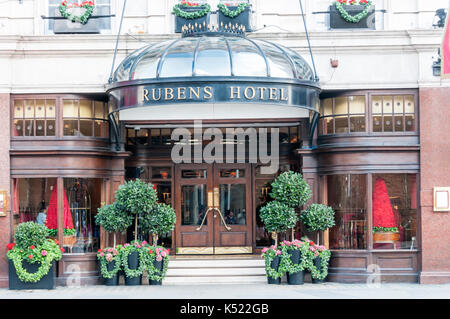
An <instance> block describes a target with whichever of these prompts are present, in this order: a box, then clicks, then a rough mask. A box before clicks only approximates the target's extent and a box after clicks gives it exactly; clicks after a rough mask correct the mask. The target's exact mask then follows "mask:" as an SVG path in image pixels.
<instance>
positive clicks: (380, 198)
mask: <svg viewBox="0 0 450 319" xmlns="http://www.w3.org/2000/svg"><path fill="white" fill-rule="evenodd" d="M372 221H373V228H372V232H373V242H374V244H386V243H389V244H392V245H395V243H396V242H397V241H398V240H399V239H400V234H399V232H398V228H397V224H396V222H395V216H394V211H393V210H392V206H391V201H390V199H389V195H388V191H387V187H386V183H385V181H384V179H382V178H377V180H376V181H375V185H374V187H373V192H372Z"/></svg>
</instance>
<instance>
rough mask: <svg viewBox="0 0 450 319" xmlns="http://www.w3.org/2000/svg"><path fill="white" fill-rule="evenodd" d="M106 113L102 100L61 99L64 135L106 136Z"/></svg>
mask: <svg viewBox="0 0 450 319" xmlns="http://www.w3.org/2000/svg"><path fill="white" fill-rule="evenodd" d="M107 115H108V114H107V108H106V104H105V103H104V102H100V101H92V100H72V99H70V100H63V127H64V136H94V137H108V121H107Z"/></svg>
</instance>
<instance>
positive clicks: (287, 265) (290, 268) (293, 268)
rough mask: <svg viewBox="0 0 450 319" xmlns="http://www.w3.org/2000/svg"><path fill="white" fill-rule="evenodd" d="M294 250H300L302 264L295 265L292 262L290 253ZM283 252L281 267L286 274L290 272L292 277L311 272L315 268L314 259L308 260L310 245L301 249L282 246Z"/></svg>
mask: <svg viewBox="0 0 450 319" xmlns="http://www.w3.org/2000/svg"><path fill="white" fill-rule="evenodd" d="M293 250H300V263H298V264H294V263H293V262H292V260H291V254H290V252H291V251H293ZM281 251H282V254H281V262H280V265H281V267H282V269H283V271H284V272H288V273H289V274H291V275H292V274H295V273H298V272H300V271H303V270H309V269H311V268H312V267H313V266H314V264H313V261H312V259H311V258H308V257H309V256H308V251H309V245H307V244H306V243H305V244H303V245H302V246H301V247H300V248H295V247H294V246H282V247H281Z"/></svg>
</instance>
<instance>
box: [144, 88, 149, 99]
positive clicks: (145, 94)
mask: <svg viewBox="0 0 450 319" xmlns="http://www.w3.org/2000/svg"><path fill="white" fill-rule="evenodd" d="M144 101H149V99H148V90H147V89H144Z"/></svg>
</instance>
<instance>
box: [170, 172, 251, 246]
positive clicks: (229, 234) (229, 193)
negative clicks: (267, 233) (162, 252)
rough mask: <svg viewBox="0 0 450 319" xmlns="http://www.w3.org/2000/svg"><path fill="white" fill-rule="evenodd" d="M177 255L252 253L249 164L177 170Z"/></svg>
mask: <svg viewBox="0 0 450 319" xmlns="http://www.w3.org/2000/svg"><path fill="white" fill-rule="evenodd" d="M175 174H176V175H175V176H176V180H177V183H176V186H175V210H176V213H177V224H176V227H175V229H176V236H175V238H176V253H177V254H250V253H252V238H253V234H252V229H253V220H254V216H253V209H252V207H251V204H252V201H251V198H252V197H251V181H252V178H251V176H252V173H251V166H250V165H249V164H181V165H177V166H176V169H175Z"/></svg>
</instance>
